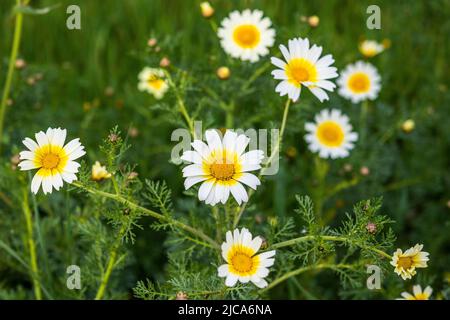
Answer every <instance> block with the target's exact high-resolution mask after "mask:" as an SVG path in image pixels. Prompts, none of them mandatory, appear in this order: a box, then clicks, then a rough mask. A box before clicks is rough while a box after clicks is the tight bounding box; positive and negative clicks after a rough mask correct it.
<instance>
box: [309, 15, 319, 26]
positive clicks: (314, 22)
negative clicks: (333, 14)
mask: <svg viewBox="0 0 450 320" xmlns="http://www.w3.org/2000/svg"><path fill="white" fill-rule="evenodd" d="M319 22H320V19H319V17H318V16H311V17H309V18H308V23H309V25H310V26H311V27H313V28H315V27H317V26H318V25H319Z"/></svg>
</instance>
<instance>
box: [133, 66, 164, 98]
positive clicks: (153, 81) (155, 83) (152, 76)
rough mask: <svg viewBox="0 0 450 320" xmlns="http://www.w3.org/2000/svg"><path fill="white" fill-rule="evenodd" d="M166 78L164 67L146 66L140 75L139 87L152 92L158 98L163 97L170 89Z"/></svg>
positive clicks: (141, 89)
mask: <svg viewBox="0 0 450 320" xmlns="http://www.w3.org/2000/svg"><path fill="white" fill-rule="evenodd" d="M164 78H165V74H164V71H163V70H162V69H155V68H149V67H145V68H144V69H142V71H141V72H140V73H139V75H138V79H139V83H138V89H139V91H146V92H148V93H150V94H152V95H153V96H154V97H155V98H156V99H161V98H162V97H164V94H165V93H166V91H167V90H168V89H169V84H168V83H167V81H166V80H165V79H164Z"/></svg>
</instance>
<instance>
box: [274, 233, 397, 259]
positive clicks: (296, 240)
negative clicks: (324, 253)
mask: <svg viewBox="0 0 450 320" xmlns="http://www.w3.org/2000/svg"><path fill="white" fill-rule="evenodd" d="M314 239H322V240H325V241H335V242H349V243H351V242H350V241H349V239H348V238H346V237H338V236H312V235H310V236H303V237H299V238H294V239H290V240H287V241H283V242H278V243H275V244H273V245H271V246H270V250H273V249H279V248H283V247H288V246H292V245H295V244H297V243H300V242H305V241H311V240H314ZM355 246H358V247H360V248H362V249H365V250H370V251H373V252H375V253H378V254H379V255H381V256H383V257H385V258H387V259H391V258H392V257H391V255H389V254H387V253H386V252H384V251H382V250H380V249H377V248H373V247H370V246H366V245H362V244H358V243H355Z"/></svg>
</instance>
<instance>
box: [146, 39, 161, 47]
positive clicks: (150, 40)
mask: <svg viewBox="0 0 450 320" xmlns="http://www.w3.org/2000/svg"><path fill="white" fill-rule="evenodd" d="M157 43H158V41H156V39H155V38H150V39H148V41H147V45H148V46H149V47H154V46H156V44H157Z"/></svg>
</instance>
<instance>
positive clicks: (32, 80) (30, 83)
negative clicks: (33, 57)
mask: <svg viewBox="0 0 450 320" xmlns="http://www.w3.org/2000/svg"><path fill="white" fill-rule="evenodd" d="M35 83H36V80H35V79H34V77H28V78H27V84H28V85H29V86H33V85H34V84H35Z"/></svg>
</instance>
